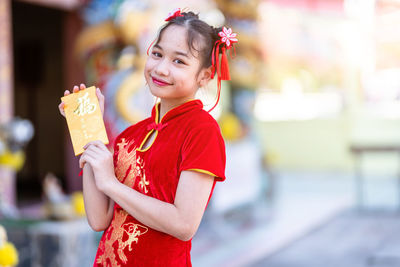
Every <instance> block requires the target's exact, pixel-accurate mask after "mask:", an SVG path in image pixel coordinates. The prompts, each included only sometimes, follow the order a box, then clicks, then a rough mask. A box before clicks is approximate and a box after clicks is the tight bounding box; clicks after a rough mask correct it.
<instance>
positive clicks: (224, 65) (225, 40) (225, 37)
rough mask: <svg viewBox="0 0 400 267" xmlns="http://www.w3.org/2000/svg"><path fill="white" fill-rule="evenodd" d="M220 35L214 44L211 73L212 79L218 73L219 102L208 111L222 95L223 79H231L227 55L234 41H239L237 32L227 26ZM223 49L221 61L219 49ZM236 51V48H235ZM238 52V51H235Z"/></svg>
mask: <svg viewBox="0 0 400 267" xmlns="http://www.w3.org/2000/svg"><path fill="white" fill-rule="evenodd" d="M218 36H219V37H221V38H220V39H219V40H217V41H216V42H215V44H214V48H213V51H212V55H211V57H212V74H211V79H212V78H214V76H215V73H217V78H218V80H217V86H218V92H217V95H218V96H217V102H216V103H215V104H214V106H213V107H212V108H211V109H210V110H209V111H208V112H210V111H211V110H213V109H214V108H215V107H216V106H217V104H218V102H219V98H220V95H221V80H224V81H227V80H230V79H231V76H230V74H229V65H228V57H227V55H226V54H227V50H229V49H231V48H232V47H233V49H235V48H234V46H233V44H234V43H237V42H238V39H237V38H236V37H237V34H236V33H234V32H232V29H231V28H226V27H223V29H222V31H220V32H219V33H218ZM220 49H221V54H222V55H221V62H220V61H219V60H220V59H219V51H220ZM234 51H235V50H234ZM235 54H236V51H235Z"/></svg>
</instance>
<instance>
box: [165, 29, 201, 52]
mask: <svg viewBox="0 0 400 267" xmlns="http://www.w3.org/2000/svg"><path fill="white" fill-rule="evenodd" d="M157 45H159V46H160V47H161V48H162V49H171V50H182V51H185V52H186V53H187V54H188V55H192V56H194V57H197V56H198V51H199V50H200V49H199V48H200V47H199V44H198V41H197V40H196V39H195V40H193V44H189V42H188V31H187V29H186V28H185V27H183V26H179V25H171V26H169V27H168V28H166V29H165V30H164V31H163V32H162V34H161V35H160V39H159V41H158V42H157ZM189 46H191V47H189Z"/></svg>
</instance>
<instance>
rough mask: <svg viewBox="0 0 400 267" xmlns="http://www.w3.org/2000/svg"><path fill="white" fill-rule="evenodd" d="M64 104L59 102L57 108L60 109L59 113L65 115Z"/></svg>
mask: <svg viewBox="0 0 400 267" xmlns="http://www.w3.org/2000/svg"><path fill="white" fill-rule="evenodd" d="M64 106H65V104H64V102H61V104H60V105H58V109H59V110H60V113H61V115H63V116H64V117H65V111H64Z"/></svg>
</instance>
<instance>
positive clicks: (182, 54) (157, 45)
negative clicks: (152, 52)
mask: <svg viewBox="0 0 400 267" xmlns="http://www.w3.org/2000/svg"><path fill="white" fill-rule="evenodd" d="M154 47H155V48H158V49H160V50H163V49H162V47H161V46H160V45H159V44H155V45H154ZM174 54H176V55H180V56H184V57H187V58H189V56H188V54H187V53H185V52H181V51H174Z"/></svg>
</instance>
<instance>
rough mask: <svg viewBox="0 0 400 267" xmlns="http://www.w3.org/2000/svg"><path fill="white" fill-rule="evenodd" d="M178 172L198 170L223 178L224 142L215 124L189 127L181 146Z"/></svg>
mask: <svg viewBox="0 0 400 267" xmlns="http://www.w3.org/2000/svg"><path fill="white" fill-rule="evenodd" d="M181 155H182V161H181V164H180V168H179V172H182V171H189V170H190V171H198V172H201V173H206V174H209V175H212V176H214V177H215V178H216V180H217V181H224V180H225V164H226V155H225V144H224V140H223V138H222V136H221V131H220V129H219V127H218V125H217V124H215V125H214V124H209V125H208V124H206V125H204V126H203V125H202V126H201V127H199V126H198V127H196V128H194V129H191V130H190V132H189V134H188V135H187V137H186V138H185V141H184V143H183V146H182V151H181Z"/></svg>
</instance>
